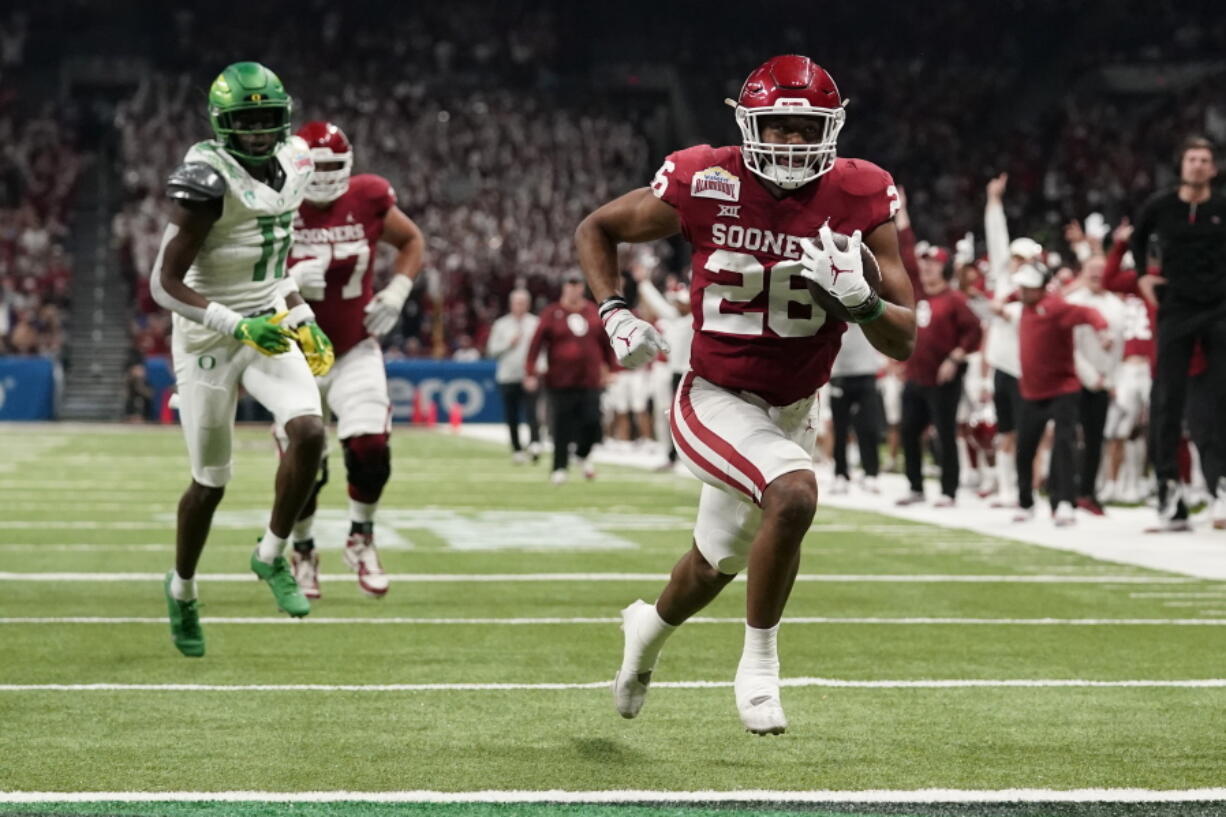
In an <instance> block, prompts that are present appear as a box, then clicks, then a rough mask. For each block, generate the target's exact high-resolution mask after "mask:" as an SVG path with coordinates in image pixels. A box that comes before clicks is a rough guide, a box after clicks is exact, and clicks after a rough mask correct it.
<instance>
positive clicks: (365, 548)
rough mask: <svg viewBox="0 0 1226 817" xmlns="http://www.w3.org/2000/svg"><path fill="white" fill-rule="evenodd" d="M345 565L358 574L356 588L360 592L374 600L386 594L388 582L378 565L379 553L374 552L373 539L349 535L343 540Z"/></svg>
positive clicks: (366, 536) (367, 536)
mask: <svg viewBox="0 0 1226 817" xmlns="http://www.w3.org/2000/svg"><path fill="white" fill-rule="evenodd" d="M343 555H344V557H345V564H347V565H349V569H350V570H352V571H354V572H355V573H357V574H358V587H360V588H362V592H363V593H365V594H366V595H368V596H373V597H374V598H382V597H383V596H384V595H385V594H386V593H387V588H388V584H389V580H388V578H387V574H386V573H384V572H383V565H382V564H380V563H379V552H378V551H377V550H375V537H374V536H372V535H370V534H367V533H351V534H349V538H348V539H347V540H345V550H344V552H343Z"/></svg>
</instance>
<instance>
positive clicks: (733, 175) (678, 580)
mask: <svg viewBox="0 0 1226 817" xmlns="http://www.w3.org/2000/svg"><path fill="white" fill-rule="evenodd" d="M730 104H733V105H734V106H735V108H736V120H737V124H738V126H739V127H740V129H741V134H742V137H743V146H733V147H721V148H712V147H710V146H709V145H700V146H697V147H692V148H688V149H686V150H680V151H677V152H676V153H673V154H671V155H669V157H668V158H667V159H666V160H665V162H664V165H663V166H662V167H661V168H660V171H659V172H658V173H657V174H656V177H655V179H654V181H653V182H652V184H651V185H650V187H644V188H640V189H638V190H634V191H631V192H630V193H627V194H625V195H624V196H621V197H620V198H618V199H615V200H613V201H611V202H609V203H608V204H605V205H604V206H603V207H601V208H599V209H598V210H596V211H595V212H594V213H592V214H591V215H589V216H588V217H587V218H586V219H584V221H583V223H582V224H580V225H579V228H578V230H577V231H576V234H575V240H576V243H577V245H578V252H579V259H580V263H581V264H582V266H583V269H584V271H585V272H586V273H587V280H588V284H589V286H590V287H591V290H592V293H593V295H594V296H595V297H596V299H597V300H598V301H600V302H601V308H600V313H601V317H602V318H603V320H604V324H605V328H606V331H607V334H608V335H609V339H610V343H611V344H612V346H613V350H614V352H615V353H616V354H617V356H618V359H619V361H620V362H621V364H622V365H624V366H627V367H630V368H633V367H636V366H641V365H643V364H645V363H646V362H647V361H649V360H651V359H652V358H653V357H655V355H656V354H657V353H658V352H659V351H661V350H662V349H664V348H665V344H664V342H663V340H662V339H661V338H660V336H659V334H658V333H657V332H656V330H655V329H654V328H653V327H652V326H651V325H650V324H648V323H647V322H645V321H642V320H640V319H638V318H636V317H635V316H634V315H632V314H631V312H630V310H629V308H628V307H627V305H626V302H625V301H624V299H623V298H622V296H621V293H620V292H619V289H618V287H619V276H618V267H617V245H618V243H620V242H642V241H654V240H658V239H662V238H667V237H669V236H672V235H676V234H677V233H681V234H682V235H684V236H685V238H686V239H687V240H688V241H689V242H690V244H691V246H692V248H693V258H694V265H693V278H692V282H691V285H690V302H691V306H692V313H693V315H694V342H693V347H692V350H691V358H690V359H691V366H692V371H691V372H689V373H688V374H686V375H685V377H684V379H683V380H682V382H681V386H680V388H679V389H678V391H677V397H676V400H675V401H674V404H673V408H672V419H671V423H672V433H673V440H674V442H675V443H676V445H677V449H678V452H679V454H680V456H681V458H682V460H683V461H685V463H686V465H687V466H688V467H689V468H690V470H691V471H693V472H694V473H695V474H696V475H697V476H698V477H699V478H700V479H701V480H702V481H703V483H704V485H703V488H702V494H701V496H700V498H699V502H698V521H697V523H696V525H695V527H694V539H693V547H692V548H691V549H690V550H689V551H688V552H687V553H686V554H685V555H684V556H682V557H681V559H680V561H678V562H677V564H676V566H675V567H674V568H673V571H672V576H671V578H670V580H669V582H668V584H667V586H666V587H665V588H664V591H663V592H662V593H661V594H660V596H659V598H658V599H657V600H656V603H655V604H654V605H652V604H647V603H646V602H643V601H636V602H634V603H633V604H631V605H630V606H629V607H627V608H626V609H625V610H623V611H622V619H623V625H622V629H623V630H624V631H625V647H624V651H623V655H622V664H621V668H620V670H619V671H618V673H617V675H616V677H615V678H614V681H613V697H614V703H615V706H616V707H617V710H618V712H619V713H620V714H621V715H622V717H625V718H633V717H635V716H637V715H638V713H639V711H640V709H641V708H642V706H643V702H644V700H645V698H646V695H647V689H648V685H649V684H650V682H651V674H652V671H653V670H654V669H655V665H656V659H657V657H658V656H659V653H660V649H661V648H662V646H663V644H664V641H665V640H666V639H667V638H668V636H669V635H671V634H672V632H673V631H674V630H676V629H677V627H678V626H680V625H681V624H682V623H683V622H684V621H685V620H686V619H688V618H690V617H691V616H693V615H694V614H695V613H697V612H698V611H699V610H701V609H702V608H703V607H705V606H706V605H707V604H708V603H709V602H710V601H711V600H712V599H714V598H715V597H716V596H717V595H718V594H719V592H720V591H721V590H722V589H723V588H724V586H725V585H727V584H728V583H729V582H730V581H732V579H733V578H734V577H735V575H736V574H737V573H739V572H740V571H741V570H746V569H747V570H748V588H747V594H746V595H747V598H746V627H745V646H744V652H743V654H742V656H741V660H740V664H739V666H738V667H737V672H736V677H735V682H734V691H735V698H736V706H737V710H738V713H739V714H740V718H741V722H742V723H743V724H744V726H745V728H746V729H747V730H748V731H750V732H752V733H754V734H759V735H766V734H780V733H782V732H783V731H785V730H786V729H787V718H786V717H785V715H784V712H783V705H782V702H781V700H780V695H779V656H778V650H777V644H776V641H777V633H778V629H779V621H780V619H781V618H782V615H783V608H784V606H785V604H786V603H787V599H788V595H789V593H790V592H791V589H792V583H793V582H794V580H795V578H796V574H797V571H798V569H799V566H800V544H801V540H802V539H803V537H804V534H805V532H806V531H807V530H808V529H809V525H810V523H811V521H812V519H813V514H814V511H815V509H816V507H817V481H816V479H815V478H814V474H813V456H812V454H813V446H814V443H815V440H816V430H815V428H814V423H813V421H812V419H811V414H812V411H813V409H814V399H813V398H814V394H815V392H816V391H817V389H818V387H820V386H821V385H822V384H823V383H825V382H826V381H827V380H828V379H829V377H830V368H831V365H832V363H833V361H834V357H835V355H836V353H837V352H838V350H839V345H840V337H841V335H842V334H843V332H844V331H845V330H846V328H847V325H846V324H845V323H843V322H842V321H841V320H837V319H835V318H834V317H832V316H830V315H828V314H827V313H826V312H825V311H824V310H823V309H822V308H821V307H820V306H819V305H818V304H817V303H816V302H815V301H814V299H813V297H812V295H811V294H810V292H809V289H808V286H807V283H806V279H808V281H812V282H814V283H816V284H817V285H819V286H821V287H822V288H823V289H825V290H826V291H827V292H828V293H829V294H830V295H831V296H833V297H834V298H837V299H838V300H839V301H840V302H841V303H842V304H843V305H844V307H846V309H847V311H848V312H849V313H850V315H851V316H852V317H853V319H854V320H856V322H858V323H860V325H861V326H862V327H863V329H864V334H865V336H866V337H867V338H868V339H869V341H870V342H871V343H872V344H873V346H875V347H876V348H877V349H878V350H880V351H881V352H882V353H884V354H886V355H888V356H889V357H891V358H894V359H896V360H905V359H906V358H907V357H908V356H910V354H911V351H912V349H913V347H914V343H915V331H916V330H915V313H914V302H915V298H914V293H913V292H912V289H911V284H910V281H909V279H908V277H907V273H906V271H905V269H904V268H903V263H902V259H901V257H900V255H899V250H898V234H897V232H896V230H895V227H894V222H893V216H894V214H895V212H897V210H898V204H899V202H898V192H897V190H896V188H895V186H894V183H893V180H892V179H891V178H890V175H889V174H888V173H886V172H885V171H884V170H882V169H881V168H879V167H877V166H876V165H873V164H872V163H870V162H865V161H862V160H859V159H837V158H836V157H835V145H836V142H837V139H838V134H839V131H840V130H841V129H842V127H843V121H844V116H845V111H844V108H843V104H844V103H843V100H842V99H841V97H840V96H839V91H838V88H837V87H836V86H835V84H834V80H833V79H831V77H830V75H829V74H828V73H827V72H826V71H825V70H823V69H822V68H821V67H819V66H818V65H816V64H815V63H813V62H812V61H811V60H809V59H808V58H806V57H801V56H794V55H789V56H780V57H775V58H773V59H771V60H769V61H767V62H766V63H764V64H763V65H761V66H760V67H758V68H757V69H756V70H755V71H754V72H753V73H751V74H750V75H749V78H748V79H746V81H745V84H744V86H743V87H742V88H741V93H740V97H739V99H738V100H737V102H736V103H732V102H731V101H730ZM833 231H837V232H839V233H844V234H847V235H850V236H851V239H850V241H849V242H848V246H847V248H846V249H845V250H838V249H836V248H835V246H834V242H833V238H832V232H833ZM815 236H820V238H821V243H820V245H819V244H817V243H815V242H814V241H813V238H814V237H815ZM861 236H863V243H864V245H865V246H867V247H868V248H869V249H870V250H871V251H872V252H873V254H874V255H875V256H876V259H877V262H878V266H879V267H880V269H881V276H882V283H881V293H880V296H878V294H877V293H875V292H873V290H872V288H871V287H870V286H869V284H868V282H867V281H866V280H865V277H864V271H863V261H862V259H861V256H860V244H861Z"/></svg>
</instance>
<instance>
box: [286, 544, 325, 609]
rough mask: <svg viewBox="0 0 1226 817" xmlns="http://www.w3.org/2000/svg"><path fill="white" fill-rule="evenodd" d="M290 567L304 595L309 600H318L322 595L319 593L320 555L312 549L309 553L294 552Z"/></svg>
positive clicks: (291, 556) (291, 555) (291, 554)
mask: <svg viewBox="0 0 1226 817" xmlns="http://www.w3.org/2000/svg"><path fill="white" fill-rule="evenodd" d="M290 567H291V568H292V570H293V572H294V579H295V581H297V582H298V586H299V587H300V588H302V595H304V596H306V597H307V598H308V599H317V598H320V596H321V595H322V594H321V593H320V591H319V553H318V552H317V551H316V550H315V548H311V549H310V550H309V551H307V553H305V554H303V553H299V552H298V551H297V550H294V551H293V552H292V553H290Z"/></svg>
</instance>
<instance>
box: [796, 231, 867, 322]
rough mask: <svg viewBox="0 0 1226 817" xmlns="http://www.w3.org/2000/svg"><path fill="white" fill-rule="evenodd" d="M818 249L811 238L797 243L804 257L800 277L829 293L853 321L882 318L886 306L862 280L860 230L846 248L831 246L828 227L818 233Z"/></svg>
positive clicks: (862, 262)
mask: <svg viewBox="0 0 1226 817" xmlns="http://www.w3.org/2000/svg"><path fill="white" fill-rule="evenodd" d="M818 236H819V237H820V238H821V240H822V245H821V246H820V247H819V246H818V245H817V244H815V243H813V240H812V239H809V238H806V239H804V240H803V241H801V242H800V246H801V249H802V250H803V252H804V256H803V257H802V258H801V261H800V265H801V271H800V274H801V276H802V277H804V278H807V279H809V280H810V281H812V282H813V283H815V284H817V285H818V286H819V287H821V288H822V289H824V290H826V291H827V292H829V293H830V294H831V295H833V296H834V297H835V298H837V299H838V301H839V303H841V304H842V305H843V306H845V307H847V311H848V312H849V313H851V317H852V320H854V321H856V322H857V323H865V322H867V321H871V320H873V319H874V318H878V317H880V316H881V313H882V312H884V311H885V304H884V302H883V301H882V300H881V298H880V297H878V295H877V293H876V292H873V288H872V287H870V286H869V285H868V281H867V280H865V278H864V259H863V258H861V257H860V231H859V230H856V231H855V232H854V233H852V234H851V237H850V238H849V239H848V241H847V249H845V250H840V249H839V248H838V247H836V246H835V245H834V233H833V232H832V231H831V229H830V225H829V224H823V225H822V228H821V229H820V230H819V231H818Z"/></svg>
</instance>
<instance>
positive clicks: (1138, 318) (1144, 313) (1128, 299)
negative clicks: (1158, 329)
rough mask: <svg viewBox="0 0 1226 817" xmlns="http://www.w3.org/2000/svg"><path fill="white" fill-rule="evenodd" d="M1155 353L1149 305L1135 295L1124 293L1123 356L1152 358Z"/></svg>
mask: <svg viewBox="0 0 1226 817" xmlns="http://www.w3.org/2000/svg"><path fill="white" fill-rule="evenodd" d="M1156 354H1157V350H1156V349H1155V348H1154V330H1153V325H1152V324H1151V323H1150V309H1149V305H1148V304H1146V303H1145V301H1144V300H1142V299H1141V298H1140V297H1138V296H1136V295H1125V296H1124V357H1134V356H1138V357H1144V358H1147V359H1150V360H1152V359H1153V358H1154V357H1155V356H1156Z"/></svg>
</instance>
